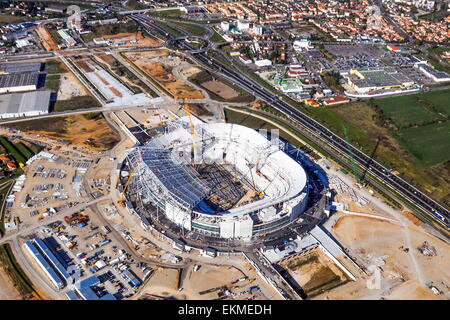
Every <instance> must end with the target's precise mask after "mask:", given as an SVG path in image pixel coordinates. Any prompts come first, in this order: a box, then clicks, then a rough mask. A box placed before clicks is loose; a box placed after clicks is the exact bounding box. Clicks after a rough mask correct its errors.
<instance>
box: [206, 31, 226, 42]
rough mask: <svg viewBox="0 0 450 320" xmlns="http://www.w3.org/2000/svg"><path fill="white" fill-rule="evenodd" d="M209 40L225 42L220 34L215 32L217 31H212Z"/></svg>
mask: <svg viewBox="0 0 450 320" xmlns="http://www.w3.org/2000/svg"><path fill="white" fill-rule="evenodd" d="M209 40H211V41H212V42H217V43H220V42H227V41H226V40H225V39H224V38H223V37H222V36H221V35H220V34H218V33H217V31H214V33H213V35H212V36H211V38H209Z"/></svg>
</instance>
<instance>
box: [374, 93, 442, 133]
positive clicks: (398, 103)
mask: <svg viewBox="0 0 450 320" xmlns="http://www.w3.org/2000/svg"><path fill="white" fill-rule="evenodd" d="M375 104H376V105H377V106H378V107H380V108H381V110H382V111H383V113H384V115H385V116H386V117H388V118H390V119H391V120H392V122H394V124H395V125H396V126H397V127H399V128H404V127H408V126H411V125H419V124H423V123H429V122H431V121H435V120H443V119H445V118H443V117H442V116H440V115H439V114H438V113H436V112H435V111H434V110H433V109H432V108H430V106H429V105H428V104H427V103H424V102H423V101H421V100H419V97H418V96H417V95H407V96H400V97H391V98H384V99H379V100H376V102H375Z"/></svg>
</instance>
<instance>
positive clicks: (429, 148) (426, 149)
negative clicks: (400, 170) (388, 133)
mask: <svg viewBox="0 0 450 320" xmlns="http://www.w3.org/2000/svg"><path fill="white" fill-rule="evenodd" d="M393 134H394V136H395V137H397V138H398V140H399V141H400V142H401V144H402V145H404V146H405V148H406V149H407V150H408V151H409V152H411V154H413V155H414V157H415V158H416V159H417V160H418V161H419V162H420V164H421V165H422V166H424V167H431V166H434V165H436V164H438V163H441V162H444V161H446V160H448V159H450V121H446V122H444V123H436V124H432V125H428V126H420V127H414V128H408V129H401V130H398V131H396V132H394V133H393Z"/></svg>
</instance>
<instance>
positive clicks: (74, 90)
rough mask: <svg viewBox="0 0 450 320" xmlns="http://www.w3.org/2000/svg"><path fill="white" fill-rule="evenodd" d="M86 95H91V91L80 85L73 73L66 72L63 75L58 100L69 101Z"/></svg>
mask: <svg viewBox="0 0 450 320" xmlns="http://www.w3.org/2000/svg"><path fill="white" fill-rule="evenodd" d="M85 95H90V92H89V90H88V89H86V88H85V87H84V86H83V85H82V84H81V83H80V81H79V80H78V79H77V78H76V77H75V75H74V74H73V73H72V72H66V73H65V74H64V75H61V77H60V83H59V90H58V100H69V99H71V98H73V97H79V96H85Z"/></svg>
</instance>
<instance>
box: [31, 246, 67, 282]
mask: <svg viewBox="0 0 450 320" xmlns="http://www.w3.org/2000/svg"><path fill="white" fill-rule="evenodd" d="M25 248H26V249H27V251H28V252H29V253H30V255H31V256H32V257H33V259H34V260H35V261H36V262H37V264H38V265H39V266H40V267H41V269H42V271H43V272H44V273H45V274H46V275H47V277H48V278H49V280H50V281H51V282H52V284H53V285H54V286H55V287H56V288H58V289H62V288H63V287H64V286H65V285H66V284H67V283H68V282H70V274H69V273H68V272H67V269H66V267H65V266H64V265H63V263H62V262H61V261H60V260H59V259H58V258H57V257H56V255H55V254H54V253H53V252H52V250H51V249H50V247H49V246H48V245H47V243H46V242H45V241H43V240H42V239H40V238H38V237H36V238H34V239H33V240H31V241H30V240H29V241H26V242H25Z"/></svg>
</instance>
